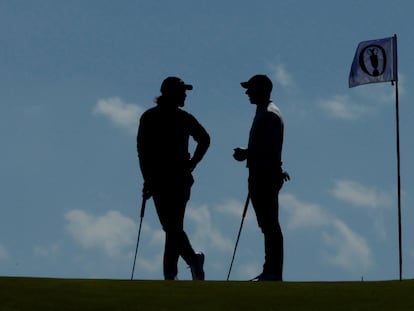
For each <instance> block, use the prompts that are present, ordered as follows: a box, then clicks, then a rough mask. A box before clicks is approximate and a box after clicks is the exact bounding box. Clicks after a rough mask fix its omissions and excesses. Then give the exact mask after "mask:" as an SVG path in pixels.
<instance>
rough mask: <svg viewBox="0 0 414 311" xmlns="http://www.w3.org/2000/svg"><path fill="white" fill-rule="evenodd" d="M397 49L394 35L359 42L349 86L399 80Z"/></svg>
mask: <svg viewBox="0 0 414 311" xmlns="http://www.w3.org/2000/svg"><path fill="white" fill-rule="evenodd" d="M396 49H397V46H396V40H395V38H393V37H390V38H385V39H379V40H370V41H363V42H361V43H359V45H358V48H357V50H356V52H355V56H354V60H353V62H352V67H351V72H350V74H349V87H354V86H358V85H361V84H367V83H376V82H387V81H397V58H396Z"/></svg>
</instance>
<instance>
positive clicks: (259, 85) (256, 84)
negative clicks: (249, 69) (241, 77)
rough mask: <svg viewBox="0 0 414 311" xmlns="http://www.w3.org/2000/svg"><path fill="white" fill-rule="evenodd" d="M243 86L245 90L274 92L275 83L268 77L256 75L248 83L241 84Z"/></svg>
mask: <svg viewBox="0 0 414 311" xmlns="http://www.w3.org/2000/svg"><path fill="white" fill-rule="evenodd" d="M240 84H241V86H242V87H243V88H245V89H252V88H254V89H260V90H263V91H268V92H270V91H272V88H273V83H272V81H271V80H270V79H269V78H268V76H266V75H255V76H253V77H251V78H250V79H249V80H248V81H246V82H241V83H240Z"/></svg>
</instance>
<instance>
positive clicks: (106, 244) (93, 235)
mask: <svg viewBox="0 0 414 311" xmlns="http://www.w3.org/2000/svg"><path fill="white" fill-rule="evenodd" d="M65 219H66V221H67V225H66V226H67V230H68V232H69V233H70V235H71V236H72V237H73V238H74V239H75V241H76V242H78V243H79V244H80V245H81V246H82V247H84V248H86V249H90V248H97V249H101V250H103V251H104V252H105V253H106V254H107V255H109V256H120V255H122V252H123V249H124V248H125V247H128V246H130V245H132V244H134V239H135V235H136V224H135V223H134V222H133V221H132V220H131V219H129V218H127V217H125V216H123V215H121V214H120V213H119V212H117V211H109V212H108V213H106V214H105V215H103V216H93V215H90V214H88V213H87V212H85V211H82V210H71V211H69V212H68V213H66V215H65Z"/></svg>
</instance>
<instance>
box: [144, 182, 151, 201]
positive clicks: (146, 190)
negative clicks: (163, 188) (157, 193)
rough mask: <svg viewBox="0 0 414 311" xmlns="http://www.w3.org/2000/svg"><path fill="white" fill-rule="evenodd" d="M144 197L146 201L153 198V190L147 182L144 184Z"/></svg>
mask: <svg viewBox="0 0 414 311" xmlns="http://www.w3.org/2000/svg"><path fill="white" fill-rule="evenodd" d="M142 197H143V198H144V200H148V199H149V198H150V197H152V192H151V188H150V187H149V186H148V183H147V182H144V187H143V188H142Z"/></svg>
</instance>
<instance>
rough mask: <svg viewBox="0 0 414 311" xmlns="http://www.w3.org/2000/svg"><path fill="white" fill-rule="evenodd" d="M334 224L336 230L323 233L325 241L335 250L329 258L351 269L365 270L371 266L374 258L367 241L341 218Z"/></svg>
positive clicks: (335, 263)
mask: <svg viewBox="0 0 414 311" xmlns="http://www.w3.org/2000/svg"><path fill="white" fill-rule="evenodd" d="M332 224H333V229H334V230H332V231H331V232H329V233H328V232H324V233H323V239H324V241H325V243H326V244H327V245H328V246H329V247H331V248H332V249H333V252H334V254H332V255H328V260H329V261H330V262H331V263H332V264H334V265H337V266H340V267H342V268H345V269H347V270H350V271H358V272H363V271H366V270H367V269H369V268H371V267H372V265H373V258H372V254H371V251H370V248H369V246H368V243H367V241H366V240H365V239H364V238H363V237H361V236H360V235H358V234H356V233H355V232H353V231H352V230H351V229H350V228H349V227H348V226H347V225H346V224H345V223H343V222H342V221H340V220H334V221H333V223H332Z"/></svg>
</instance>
